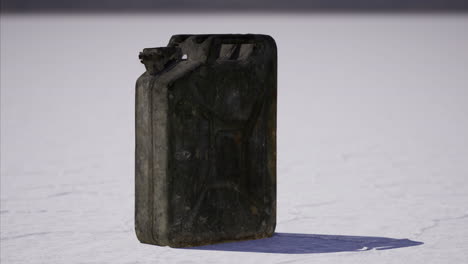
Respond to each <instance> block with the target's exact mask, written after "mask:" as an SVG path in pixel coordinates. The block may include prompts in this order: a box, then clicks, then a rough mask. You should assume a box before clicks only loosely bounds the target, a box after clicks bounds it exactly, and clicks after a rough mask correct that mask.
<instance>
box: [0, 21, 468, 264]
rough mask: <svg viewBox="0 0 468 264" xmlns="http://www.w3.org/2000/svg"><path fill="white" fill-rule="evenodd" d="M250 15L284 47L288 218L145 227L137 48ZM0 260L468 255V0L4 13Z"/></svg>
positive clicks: (239, 28) (348, 259) (373, 259)
mask: <svg viewBox="0 0 468 264" xmlns="http://www.w3.org/2000/svg"><path fill="white" fill-rule="evenodd" d="M248 32H252V33H264V34H270V35H272V36H273V37H274V38H275V39H276V41H277V44H278V49H279V72H278V78H279V85H278V88H279V96H278V100H279V101H278V219H277V220H278V224H277V232H278V233H279V234H278V235H276V236H275V237H273V238H271V239H266V240H259V241H253V242H242V243H234V244H223V245H219V246H214V247H205V248H202V249H171V248H167V247H156V246H150V245H144V244H140V243H139V242H138V240H137V239H136V237H135V234H134V228H133V203H134V199H133V197H134V178H133V177H134V162H133V153H134V82H135V80H136V78H137V77H138V76H139V75H140V74H141V73H142V72H143V70H144V69H143V66H142V65H141V64H140V63H139V61H138V58H137V55H138V52H139V51H140V50H141V49H142V48H145V47H154V46H164V45H166V44H167V42H168V40H169V37H170V36H171V35H172V34H176V33H248ZM289 233H294V234H295V235H291V234H289ZM374 237H377V238H374ZM400 239H403V240H400ZM404 239H408V240H404ZM383 249H386V250H383ZM1 263H2V264H3V263H5V264H6V263H49V264H50V263H181V264H182V263H184V264H188V263H243V264H248V263H425V264H427V263H468V16H466V15H443V14H439V15H421V14H419V15H415V14H400V15H390V14H380V15H379V14H377V15H370V14H369V15H365V14H354V15H353V14H322V15H321V14H311V15H306V14H303V15H297V14H296V15H295V14H284V15H274V14H263V15H257V14H248V15H235V14H218V15H208V14H198V15H189V14H164V15H162V14H154V15H150V14H147V15H130V14H129V15H109V14H104V15H101V14H95V15H3V16H2V17H1Z"/></svg>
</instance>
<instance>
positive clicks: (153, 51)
mask: <svg viewBox="0 0 468 264" xmlns="http://www.w3.org/2000/svg"><path fill="white" fill-rule="evenodd" d="M138 58H139V59H140V61H141V63H143V64H144V65H145V68H146V71H147V72H148V73H149V74H151V75H157V74H159V73H161V72H163V71H164V70H165V69H167V68H169V67H170V66H172V65H174V64H175V63H176V62H177V61H179V60H181V59H182V51H181V49H180V48H178V47H159V48H146V49H143V51H142V52H140V55H139V56H138Z"/></svg>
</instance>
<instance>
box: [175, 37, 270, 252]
mask: <svg viewBox="0 0 468 264" xmlns="http://www.w3.org/2000/svg"><path fill="white" fill-rule="evenodd" d="M266 39H267V40H268V38H266ZM214 41H216V38H215V39H214ZM259 45H260V46H262V48H263V50H264V52H266V53H268V54H264V56H263V58H255V59H256V61H254V62H252V61H251V62H242V63H238V62H235V61H231V62H229V61H227V62H226V61H224V62H219V63H217V62H214V63H217V64H216V65H213V64H209V63H208V64H205V65H203V66H201V67H199V68H197V69H196V70H194V71H192V72H190V73H187V74H186V75H185V76H184V77H182V78H180V79H179V80H176V81H174V82H173V84H172V87H171V88H169V90H170V91H169V95H168V97H169V127H170V131H171V132H170V134H171V138H170V142H169V171H170V173H169V181H168V183H169V190H168V192H169V201H168V202H169V206H168V210H169V211H168V212H169V220H168V221H169V226H170V230H171V232H170V235H169V237H170V238H169V243H170V245H171V246H187V245H198V244H200V243H205V244H206V243H210V242H219V241H223V240H232V239H247V238H260V237H266V236H271V235H272V234H273V232H274V229H275V225H276V160H275V159H276V46H275V45H274V41H273V43H271V41H270V43H260V44H259ZM189 56H190V54H189ZM249 63H250V64H249ZM236 65H238V66H236ZM233 66H234V67H238V68H239V69H237V70H236V71H232V69H233V68H232V67H233ZM258 80H260V81H258ZM255 96H257V97H260V98H255ZM252 116H254V117H253V118H252ZM232 153H237V154H236V155H233V154H232ZM258 164H262V165H258ZM187 182H189V184H187ZM230 201H235V202H234V203H233V202H230ZM181 205H183V206H181ZM240 218H242V219H240Z"/></svg>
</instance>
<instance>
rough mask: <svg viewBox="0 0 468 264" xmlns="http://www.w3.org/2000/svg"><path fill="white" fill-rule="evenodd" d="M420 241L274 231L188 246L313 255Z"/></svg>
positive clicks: (407, 245) (419, 243)
mask: <svg viewBox="0 0 468 264" xmlns="http://www.w3.org/2000/svg"><path fill="white" fill-rule="evenodd" d="M421 244H423V242H418V241H412V240H409V239H395V238H388V237H369V236H340V235H315V234H294V233H275V234H274V235H273V236H272V237H270V238H263V239H257V240H248V241H239V242H228V243H221V244H214V245H207V246H200V247H193V248H189V249H194V250H220V251H239V252H257V253H279V254H314V253H335V252H354V251H356V252H359V251H367V250H372V249H376V250H387V249H394V248H403V247H412V246H418V245H421Z"/></svg>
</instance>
